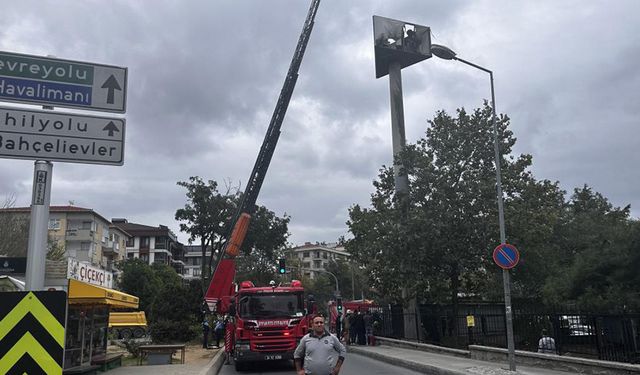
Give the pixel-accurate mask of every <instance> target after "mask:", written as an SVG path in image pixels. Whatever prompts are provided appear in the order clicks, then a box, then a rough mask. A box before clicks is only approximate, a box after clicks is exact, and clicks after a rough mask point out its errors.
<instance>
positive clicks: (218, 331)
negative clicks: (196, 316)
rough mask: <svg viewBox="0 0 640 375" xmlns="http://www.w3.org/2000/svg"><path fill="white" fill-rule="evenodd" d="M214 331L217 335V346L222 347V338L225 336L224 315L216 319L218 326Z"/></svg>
mask: <svg viewBox="0 0 640 375" xmlns="http://www.w3.org/2000/svg"><path fill="white" fill-rule="evenodd" d="M214 333H215V335H216V348H219V347H220V340H222V338H223V337H224V321H223V320H222V317H220V318H218V320H217V321H216V326H215V328H214Z"/></svg>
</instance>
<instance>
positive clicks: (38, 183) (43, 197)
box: [25, 160, 53, 290]
mask: <svg viewBox="0 0 640 375" xmlns="http://www.w3.org/2000/svg"><path fill="white" fill-rule="evenodd" d="M34 165H35V166H34V171H33V195H32V197H31V218H30V223H29V245H28V249H27V272H26V274H25V288H26V290H43V289H44V271H45V262H46V258H47V234H48V227H49V204H50V202H51V178H52V174H53V164H52V163H51V162H48V161H42V160H37V161H36V162H35V163H34Z"/></svg>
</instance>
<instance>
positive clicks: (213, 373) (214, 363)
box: [199, 349, 225, 375]
mask: <svg viewBox="0 0 640 375" xmlns="http://www.w3.org/2000/svg"><path fill="white" fill-rule="evenodd" d="M224 357H225V355H224V349H221V350H218V353H217V354H216V355H215V356H213V358H212V359H211V361H209V363H207V366H206V367H205V368H204V370H202V371H200V374H199V375H218V372H220V368H221V367H222V364H223V363H224Z"/></svg>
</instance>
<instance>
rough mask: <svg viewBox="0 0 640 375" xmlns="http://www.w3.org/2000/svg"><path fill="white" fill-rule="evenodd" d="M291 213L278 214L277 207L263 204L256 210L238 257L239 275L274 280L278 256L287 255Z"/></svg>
mask: <svg viewBox="0 0 640 375" xmlns="http://www.w3.org/2000/svg"><path fill="white" fill-rule="evenodd" d="M288 224H289V217H288V216H287V215H286V214H285V216H284V217H282V218H280V217H277V216H276V214H275V213H274V212H273V211H269V210H268V209H267V208H266V207H264V206H259V207H258V208H257V210H256V212H255V213H254V214H253V217H252V219H251V223H250V224H249V230H248V231H247V236H246V238H245V240H244V242H243V244H242V248H241V252H240V255H238V257H237V258H236V275H237V276H236V279H237V280H251V281H253V282H254V283H255V284H256V285H267V284H268V283H269V281H270V280H274V278H275V273H276V269H275V266H276V264H277V259H280V258H282V257H284V248H285V246H286V244H287V238H288V236H289V233H288Z"/></svg>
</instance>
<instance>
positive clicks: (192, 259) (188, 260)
mask: <svg viewBox="0 0 640 375" xmlns="http://www.w3.org/2000/svg"><path fill="white" fill-rule="evenodd" d="M205 254H206V260H205V261H206V262H209V258H210V257H211V246H208V247H207V252H206V253H205ZM184 264H185V266H184V278H185V279H187V280H192V279H199V278H200V276H201V275H202V249H201V248H200V245H185V246H184Z"/></svg>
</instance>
